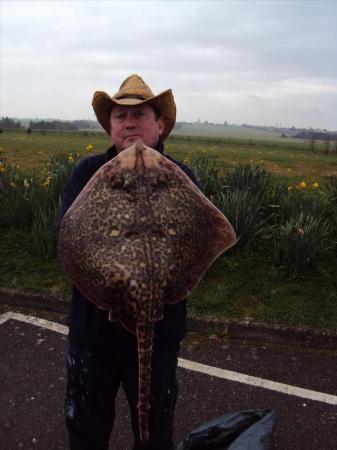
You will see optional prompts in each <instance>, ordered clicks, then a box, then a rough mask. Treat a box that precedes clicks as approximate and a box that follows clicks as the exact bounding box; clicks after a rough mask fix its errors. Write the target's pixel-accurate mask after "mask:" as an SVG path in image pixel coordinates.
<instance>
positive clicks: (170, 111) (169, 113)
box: [92, 89, 176, 140]
mask: <svg viewBox="0 0 337 450" xmlns="http://www.w3.org/2000/svg"><path fill="white" fill-rule="evenodd" d="M141 104H147V105H151V106H153V107H154V108H155V110H156V111H157V112H158V114H160V116H161V117H162V118H163V120H164V130H163V134H162V136H161V138H162V140H164V139H166V138H167V136H168V135H169V134H170V132H171V130H172V128H173V127H174V124H175V121H176V105H175V102H174V98H173V94H172V90H171V89H168V90H166V91H164V92H162V93H160V94H158V95H155V96H154V97H151V98H148V99H146V100H141V99H137V98H121V99H115V98H112V97H110V96H109V95H108V94H107V93H106V92H103V91H96V92H95V93H94V96H93V99H92V107H93V109H94V112H95V114H96V117H97V120H98V122H99V123H100V124H101V126H102V127H103V128H104V130H105V131H106V132H107V133H108V134H109V135H110V114H111V110H112V108H113V106H115V105H123V106H136V105H141Z"/></svg>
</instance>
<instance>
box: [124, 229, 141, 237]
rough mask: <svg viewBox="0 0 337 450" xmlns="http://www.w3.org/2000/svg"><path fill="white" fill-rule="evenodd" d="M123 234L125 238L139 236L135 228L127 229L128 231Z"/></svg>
mask: <svg viewBox="0 0 337 450" xmlns="http://www.w3.org/2000/svg"><path fill="white" fill-rule="evenodd" d="M124 236H125V237H126V238H127V239H134V238H137V237H139V233H138V231H135V230H129V231H127V232H126V233H125V235H124Z"/></svg>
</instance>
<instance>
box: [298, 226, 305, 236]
mask: <svg viewBox="0 0 337 450" xmlns="http://www.w3.org/2000/svg"><path fill="white" fill-rule="evenodd" d="M298 234H301V235H302V236H303V234H304V231H303V228H299V229H298Z"/></svg>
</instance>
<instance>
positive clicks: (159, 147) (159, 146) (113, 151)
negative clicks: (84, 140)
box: [107, 140, 164, 160]
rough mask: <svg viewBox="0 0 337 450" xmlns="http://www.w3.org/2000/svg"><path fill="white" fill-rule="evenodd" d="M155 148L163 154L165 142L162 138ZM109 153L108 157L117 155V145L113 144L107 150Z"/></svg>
mask: <svg viewBox="0 0 337 450" xmlns="http://www.w3.org/2000/svg"><path fill="white" fill-rule="evenodd" d="M155 150H157V151H158V152H159V153H161V154H163V153H164V143H163V141H162V140H159V141H158V144H157V145H156V146H155ZM107 155H108V159H109V160H110V159H112V158H114V157H115V156H117V150H116V147H115V145H112V146H111V147H110V148H109V149H108V150H107Z"/></svg>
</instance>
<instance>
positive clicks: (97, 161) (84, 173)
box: [57, 143, 201, 345]
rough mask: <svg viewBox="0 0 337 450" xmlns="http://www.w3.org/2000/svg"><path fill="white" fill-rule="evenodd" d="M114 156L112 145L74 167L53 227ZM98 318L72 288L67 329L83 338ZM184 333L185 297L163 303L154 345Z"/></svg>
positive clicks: (104, 316) (104, 314)
mask: <svg viewBox="0 0 337 450" xmlns="http://www.w3.org/2000/svg"><path fill="white" fill-rule="evenodd" d="M156 149H157V150H158V151H159V152H160V153H163V150H164V146H163V144H162V143H159V144H158V146H157V148H156ZM116 155H117V152H116V149H115V147H114V146H112V147H110V148H109V149H108V150H107V151H106V153H103V154H100V155H94V156H90V157H88V158H86V159H84V160H82V161H81V162H80V163H79V164H78V165H77V166H76V167H75V168H74V171H73V173H72V175H71V177H70V179H69V181H68V182H67V184H66V186H65V188H64V190H63V193H62V204H61V208H60V210H59V214H58V220H57V227H58V225H59V224H60V223H61V220H62V217H63V216H64V214H65V213H66V211H67V210H68V208H69V207H70V206H71V205H72V203H73V202H74V200H75V199H76V197H77V196H78V194H79V193H80V192H81V190H82V189H83V187H84V186H85V185H86V183H87V182H88V181H89V179H90V178H91V177H92V176H93V175H94V173H95V172H96V171H97V170H98V169H99V168H100V167H101V166H103V165H104V164H105V163H107V162H108V161H109V160H111V159H112V158H114V157H115V156H116ZM165 156H166V158H168V159H169V160H171V161H172V162H174V163H175V164H177V165H178V166H179V167H180V168H181V169H182V170H183V171H184V172H185V173H186V174H187V175H188V176H189V178H190V179H191V180H192V181H193V182H194V184H195V185H196V186H197V187H198V188H199V189H201V186H200V184H199V182H198V180H197V179H196V177H195V175H194V174H193V172H192V170H191V169H190V168H189V167H188V166H186V165H185V164H183V163H181V162H180V161H176V160H174V159H173V158H171V157H170V156H168V155H165ZM97 316H99V317H100V320H102V319H103V320H104V321H105V322H106V321H107V320H108V312H107V311H100V310H98V308H97V307H96V306H95V305H93V304H92V303H90V302H89V301H88V300H87V299H86V298H85V297H84V296H83V295H82V294H81V293H80V292H79V291H78V290H77V289H76V287H73V295H72V302H71V309H70V314H69V318H68V322H69V331H70V333H71V334H73V335H76V336H77V337H78V338H80V339H84V340H86V339H87V337H88V333H89V331H90V329H91V328H92V326H93V322H94V321H95V320H96V319H95V317H96V318H97ZM104 326H109V327H114V326H116V324H114V323H113V322H109V324H107V323H105V325H104ZM185 334H186V300H182V301H181V302H179V303H176V304H174V305H169V306H165V309H164V317H163V319H162V320H160V321H159V322H158V323H157V325H156V330H155V336H156V338H155V339H156V341H157V344H158V343H159V344H161V343H162V344H164V345H165V344H166V343H169V342H171V343H174V342H180V341H181V340H182V339H183V337H184V336H185Z"/></svg>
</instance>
